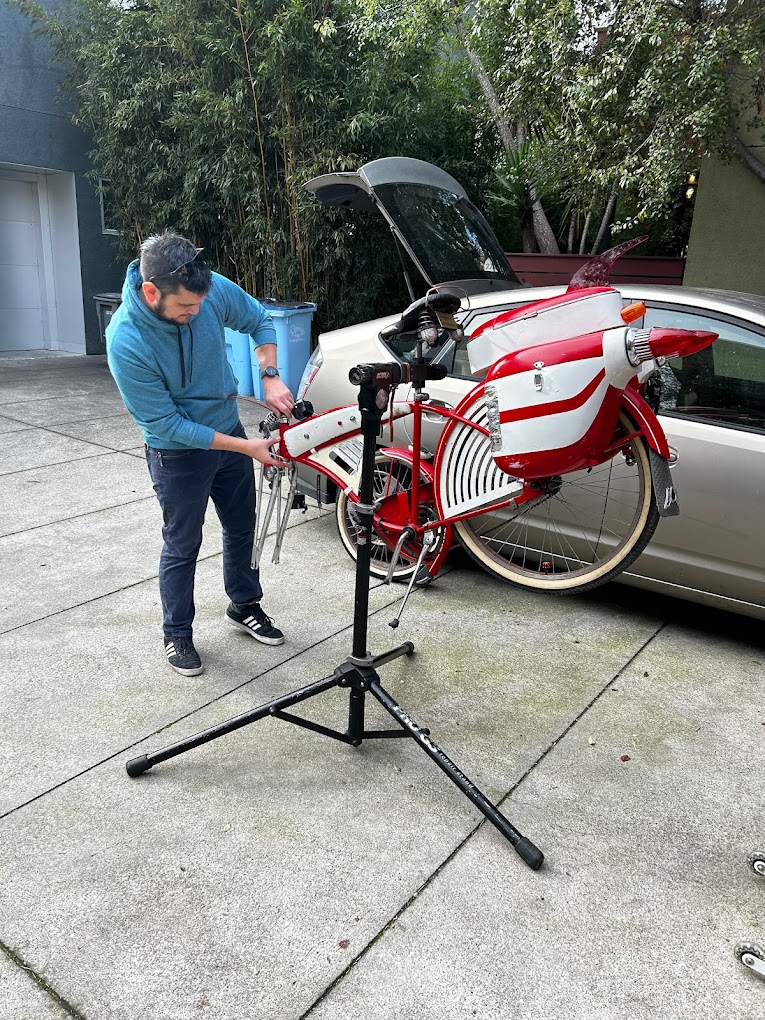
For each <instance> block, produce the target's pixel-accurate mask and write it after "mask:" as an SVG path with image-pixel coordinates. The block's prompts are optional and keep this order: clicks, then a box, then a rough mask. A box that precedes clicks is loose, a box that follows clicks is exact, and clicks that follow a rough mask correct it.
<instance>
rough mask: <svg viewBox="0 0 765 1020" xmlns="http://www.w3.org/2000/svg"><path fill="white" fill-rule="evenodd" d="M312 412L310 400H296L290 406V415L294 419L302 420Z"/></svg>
mask: <svg viewBox="0 0 765 1020" xmlns="http://www.w3.org/2000/svg"><path fill="white" fill-rule="evenodd" d="M312 414H313V404H312V403H311V401H310V400H298V402H297V403H296V404H295V406H294V407H293V408H292V417H293V418H294V419H295V421H304V420H305V419H306V418H310V417H311V415H312Z"/></svg>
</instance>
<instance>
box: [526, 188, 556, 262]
mask: <svg viewBox="0 0 765 1020" xmlns="http://www.w3.org/2000/svg"><path fill="white" fill-rule="evenodd" d="M529 191H530V192H531V200H532V206H531V212H532V216H533V219H534V233H535V234H536V235H537V242H538V243H539V250H540V251H541V252H542V253H543V254H545V255H560V248H559V247H558V242H557V240H556V237H555V234H554V233H553V229H552V227H551V226H550V221H549V220H548V219H547V216H546V215H545V211H544V209H543V208H542V203H541V202H540V200H539V195H538V192H537V186H536V184H530V185H529Z"/></svg>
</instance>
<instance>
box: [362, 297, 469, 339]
mask: <svg viewBox="0 0 765 1020" xmlns="http://www.w3.org/2000/svg"><path fill="white" fill-rule="evenodd" d="M462 298H463V291H460V290H450V289H449V287H441V288H440V289H439V290H432V291H428V293H427V294H426V295H425V297H421V298H419V299H418V300H417V301H414V302H413V303H412V304H411V305H409V307H408V308H406V309H405V310H404V311H403V312H402V313H401V318H400V319H399V320H398V321H397V322H392V323H391V324H390V326H386V327H385V328H384V329H382V330H380V336H381V337H382V338H383V340H389V339H390V338H391V337H393V336H399V335H400V334H401V333H411V332H413V331H414V330H416V329H417V326H418V325H419V324H420V316H421V315H422V314H423V313H424V312H431V313H433V314H432V318H433V320H434V321H438V313H439V312H441V313H443V314H445V315H454V313H455V312H457V311H459V307H460V305H461V304H462Z"/></svg>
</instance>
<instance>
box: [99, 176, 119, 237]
mask: <svg viewBox="0 0 765 1020" xmlns="http://www.w3.org/2000/svg"><path fill="white" fill-rule="evenodd" d="M98 197H99V199H100V202H101V233H102V234H119V230H118V229H117V221H116V219H115V216H114V196H113V195H112V189H111V181H110V180H109V178H108V177H99V178H98Z"/></svg>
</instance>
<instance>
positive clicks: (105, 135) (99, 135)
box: [15, 0, 488, 325]
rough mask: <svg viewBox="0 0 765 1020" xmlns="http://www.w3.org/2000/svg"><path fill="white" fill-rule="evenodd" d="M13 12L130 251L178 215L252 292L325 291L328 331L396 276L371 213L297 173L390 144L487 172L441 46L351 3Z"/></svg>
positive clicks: (390, 290)
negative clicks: (410, 43) (69, 101)
mask: <svg viewBox="0 0 765 1020" xmlns="http://www.w3.org/2000/svg"><path fill="white" fill-rule="evenodd" d="M15 6H17V7H18V8H19V9H21V10H22V11H24V12H26V13H27V14H28V15H29V16H30V17H32V18H33V19H34V20H35V21H36V23H37V24H38V26H39V28H40V30H41V31H44V32H45V33H47V34H48V36H49V37H50V38H51V40H52V43H53V46H54V50H55V53H56V55H57V56H58V58H59V59H61V60H62V61H63V62H65V63H66V64H67V65H68V67H69V68H70V73H69V77H68V87H69V88H70V89H71V90H72V91H73V92H74V95H75V96H76V99H77V113H76V118H77V120H78V121H79V123H80V124H82V125H83V126H84V127H86V128H88V129H89V131H90V132H91V134H92V137H93V139H94V150H93V153H92V156H93V161H94V165H95V166H96V168H97V172H98V173H99V174H101V175H103V176H105V177H108V178H109V180H110V182H111V184H110V186H111V189H112V191H113V195H114V200H115V205H116V210H117V216H118V221H119V226H120V227H121V229H122V231H123V244H124V248H125V254H126V255H128V254H130V255H132V254H133V253H134V252H135V248H136V244H137V242H140V240H141V239H142V238H143V237H145V236H147V235H148V234H149V233H151V232H153V231H155V230H157V229H162V228H165V227H168V226H170V227H173V228H175V229H178V230H180V231H181V232H183V233H185V234H187V235H188V236H189V237H191V238H193V239H195V240H196V241H197V243H199V244H200V245H204V246H205V248H206V249H207V252H208V255H209V256H210V258H211V260H212V262H213V264H214V265H216V267H217V268H219V269H220V270H221V271H222V272H224V273H226V274H227V275H229V276H231V277H232V278H233V279H235V280H236V281H237V282H238V283H240V284H241V285H242V286H243V287H245V288H246V289H247V290H248V291H250V292H251V293H253V294H257V295H259V296H261V297H263V296H272V297H275V298H277V299H280V300H303V299H311V300H316V301H318V302H319V304H320V308H321V311H322V313H323V317H322V323H323V325H337V324H340V323H342V322H344V321H352V320H354V319H356V320H358V319H360V318H368V317H370V315H371V314H375V313H380V314H382V312H383V311H389V310H391V308H392V307H396V306H397V304H398V303H400V300H401V295H400V293H399V291H398V281H399V278H400V273H399V271H398V268H397V265H396V260H395V252H394V251H393V248H392V245H390V241H389V238H388V236H387V231H386V229H385V227H384V224H383V223H382V222H381V221H379V222H378V220H377V219H375V220H374V221H373V220H371V219H370V221H369V222H366V223H363V224H362V223H360V222H359V220H358V217H355V218H354V219H351V218H350V217H349V216H348V215H347V214H345V213H344V212H343V211H339V210H335V211H331V210H327V209H325V208H322V207H320V206H319V205H318V203H317V202H316V201H315V200H314V199H313V198H312V197H311V196H309V195H308V194H307V193H305V192H304V190H303V188H302V185H303V184H304V183H305V181H307V180H308V179H309V178H311V177H313V176H316V175H318V174H321V173H326V172H329V171H334V170H346V169H356V168H357V167H358V166H359V165H360V164H362V163H364V162H366V161H368V160H369V159H373V158H376V157H378V156H382V155H390V154H391V153H396V154H398V155H416V156H418V157H420V158H423V159H432V160H433V161H434V162H441V163H442V164H443V165H446V166H447V168H449V169H451V170H452V171H453V172H455V173H458V174H461V175H462V176H463V177H464V178H466V179H467V181H468V182H469V183H470V182H474V181H476V180H483V179H485V177H486V175H487V173H488V168H486V167H483V168H482V167H481V165H480V162H481V161H480V157H479V156H478V155H476V151H475V147H474V146H473V145H472V144H468V145H467V146H463V145H457V144H454V143H453V139H455V138H456V139H460V140H462V139H464V137H465V135H466V134H467V135H468V136H469V138H470V143H472V139H473V135H474V133H475V132H474V128H473V125H472V123H471V121H470V116H469V110H468V107H467V104H466V103H465V101H464V97H463V95H462V84H460V83H459V82H456V81H455V80H454V79H452V78H451V77H450V76H444V74H443V73H441V72H439V63H442V62H443V61H442V57H441V56H440V55H439V54H438V53H436V52H431V51H428V50H423V51H422V53H420V54H419V55H418V56H417V59H414V60H413V59H412V54H406V57H405V58H404V55H402V54H397V53H396V52H395V51H393V50H388V51H381V50H379V49H378V48H376V47H374V46H370V45H369V43H368V42H367V41H365V40H364V38H363V37H362V35H361V33H360V32H359V31H358V30H357V21H356V13H357V7H356V5H355V3H354V2H353V0H286V2H283V0H279V2H277V0H230V2H229V3H225V4H221V3H219V2H216V0H129V2H128V0H125V2H123V3H114V2H111V0H69V2H68V3H66V4H64V5H63V6H61V7H60V8H57V9H55V10H53V11H48V10H46V9H44V8H43V7H42V6H40V5H39V4H36V3H34V2H32V0H18V2H16V3H15ZM434 125H435V128H434ZM386 249H387V250H388V251H389V252H390V255H389V257H386V256H385V255H383V254H382V252H383V251H384V250H386Z"/></svg>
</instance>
